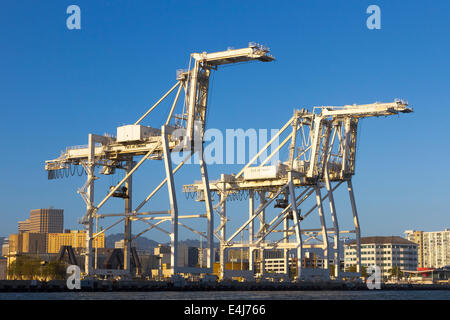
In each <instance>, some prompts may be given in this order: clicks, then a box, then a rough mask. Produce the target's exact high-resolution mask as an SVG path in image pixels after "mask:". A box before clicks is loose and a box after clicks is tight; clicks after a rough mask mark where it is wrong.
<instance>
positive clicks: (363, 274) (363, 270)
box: [345, 265, 368, 278]
mask: <svg viewBox="0 0 450 320" xmlns="http://www.w3.org/2000/svg"><path fill="white" fill-rule="evenodd" d="M345 271H346V272H356V265H352V266H350V267H348V268H347V269H346V270H345ZM361 277H364V278H367V277H368V274H367V268H366V267H364V266H361Z"/></svg>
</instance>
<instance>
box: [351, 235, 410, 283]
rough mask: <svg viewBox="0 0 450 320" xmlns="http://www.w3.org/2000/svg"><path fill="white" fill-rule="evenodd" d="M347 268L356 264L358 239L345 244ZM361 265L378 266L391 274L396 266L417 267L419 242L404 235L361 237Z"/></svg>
mask: <svg viewBox="0 0 450 320" xmlns="http://www.w3.org/2000/svg"><path fill="white" fill-rule="evenodd" d="M344 255H345V260H344V265H345V269H348V268H349V267H351V266H355V265H356V241H354V240H353V241H350V242H349V243H347V244H345V245H344ZM361 266H363V267H370V266H378V267H380V268H381V273H382V275H386V276H387V275H389V270H391V269H392V268H393V267H394V266H397V267H399V268H400V269H401V270H408V271H411V270H416V269H417V244H416V243H414V242H412V241H409V240H407V239H404V238H402V237H397V236H391V237H363V238H361Z"/></svg>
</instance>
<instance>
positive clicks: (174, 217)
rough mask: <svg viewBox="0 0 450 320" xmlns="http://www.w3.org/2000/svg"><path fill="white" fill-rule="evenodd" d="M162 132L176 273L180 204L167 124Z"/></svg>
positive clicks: (171, 240) (172, 250)
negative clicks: (176, 190) (177, 196)
mask: <svg viewBox="0 0 450 320" xmlns="http://www.w3.org/2000/svg"><path fill="white" fill-rule="evenodd" d="M161 134H162V140H163V153H164V165H165V169H166V178H167V189H168V191H169V201H170V215H171V222H172V232H171V233H170V246H171V250H170V267H171V269H172V274H176V273H177V270H178V206H177V198H176V194H175V184H174V179H173V171H172V159H171V157H170V150H169V141H168V136H167V133H166V126H162V127H161Z"/></svg>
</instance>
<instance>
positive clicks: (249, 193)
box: [183, 100, 413, 280]
mask: <svg viewBox="0 0 450 320" xmlns="http://www.w3.org/2000/svg"><path fill="white" fill-rule="evenodd" d="M412 111H413V110H412V109H411V108H408V107H407V103H406V102H404V101H401V100H396V101H394V102H391V103H373V104H367V105H347V106H343V107H334V106H329V107H327V106H322V107H315V108H314V110H313V111H312V112H308V111H307V110H305V109H301V110H296V111H295V112H294V115H293V117H292V118H291V119H289V121H288V122H287V123H286V124H285V125H284V126H283V127H282V128H281V129H280V131H279V132H278V133H277V134H276V135H275V136H274V137H272V139H271V140H270V141H269V142H268V143H267V144H266V145H265V146H264V147H263V148H261V149H260V150H259V152H257V154H256V155H255V156H254V157H253V158H252V159H251V160H250V161H249V162H248V163H247V164H246V165H245V166H244V167H243V169H242V170H241V171H239V172H238V173H237V174H232V175H226V174H222V175H221V178H220V179H218V180H216V181H212V182H211V183H210V186H209V190H207V189H206V188H205V185H204V184H203V183H198V182H196V183H194V184H190V185H185V186H184V189H183V190H184V192H186V193H192V194H193V195H194V197H195V196H196V197H197V199H201V200H202V199H207V198H208V197H209V196H208V195H207V194H208V192H210V191H211V192H215V193H217V195H218V196H219V200H218V203H217V204H216V205H215V207H214V210H215V212H216V213H217V214H218V216H219V218H220V225H219V226H218V227H217V229H216V230H215V232H214V233H215V236H216V237H217V238H218V239H219V241H220V273H221V277H222V278H229V277H236V276H240V277H246V278H252V277H254V276H255V269H256V265H257V264H256V263H255V257H256V255H258V256H259V259H258V260H259V262H260V263H259V264H258V266H259V268H258V269H259V276H262V277H264V276H266V275H265V274H264V272H265V267H264V262H265V259H264V250H267V249H269V250H271V249H281V250H282V251H284V259H283V260H284V270H285V272H286V274H285V276H288V275H289V257H290V256H291V255H290V251H291V250H294V251H295V253H296V256H297V260H296V261H297V263H296V273H297V280H300V279H305V278H309V276H321V277H325V278H328V276H329V270H328V267H329V266H328V262H329V260H332V261H333V264H334V266H335V267H334V277H335V278H337V279H339V278H341V277H343V276H358V275H359V274H360V272H361V257H360V253H361V250H360V248H361V246H360V233H361V231H360V225H359V220H358V213H357V208H356V204H355V198H354V192H353V186H352V176H353V175H354V173H355V157H356V138H357V128H358V121H359V119H360V118H367V117H379V116H390V115H395V114H398V113H409V112H412ZM289 128H290V133H289V134H288V135H287V136H286V137H285V139H284V140H283V141H282V142H281V143H279V144H278V139H279V138H280V137H281V135H282V134H283V132H289ZM285 146H286V147H285ZM283 147H285V148H288V150H287V151H288V152H287V153H288V154H289V158H288V159H287V161H285V162H283V163H279V164H277V165H267V163H268V162H269V161H270V160H271V158H273V157H274V156H275V155H276V154H278V155H280V151H281V150H282V149H283ZM269 148H270V151H271V153H270V154H269V156H267V157H266V158H265V159H264V160H263V161H262V162H261V163H260V164H259V165H256V162H257V159H258V158H259V157H260V156H261V155H263V154H266V152H267V151H268V150H269ZM344 182H345V183H346V185H347V188H348V193H349V199H350V205H351V208H352V214H353V221H354V229H353V230H347V231H343V230H340V229H339V224H338V216H337V212H336V206H335V202H334V197H333V192H334V191H335V190H336V189H337V188H338V187H339V186H340V185H341V184H343V183H344ZM322 189H325V194H324V195H322V193H321V190H322ZM243 193H245V195H244V198H245V197H248V204H249V210H248V219H246V220H245V222H244V223H242V224H241V225H239V227H238V228H237V229H236V230H234V232H233V233H232V234H228V233H227V231H228V230H227V225H228V224H229V221H230V220H231V219H233V218H239V217H245V216H246V215H247V213H243V214H241V215H239V214H238V213H237V212H233V216H231V215H227V208H226V207H227V205H226V204H227V200H230V198H231V199H233V198H240V197H239V196H237V195H242V194H243ZM257 197H258V198H259V204H257V203H256V201H255V200H257V199H256V198H257ZM241 198H242V197H241ZM309 198H310V199H312V202H313V203H314V204H313V205H312V207H306V208H305V204H306V203H307V202H306V200H308V199H309ZM314 198H315V199H314ZM327 198H328V202H329V205H330V213H331V220H332V224H333V226H332V227H330V228H327V226H326V219H325V218H326V217H325V214H324V208H323V201H324V200H326V199H327ZM208 201H209V200H208ZM272 203H275V208H278V209H280V210H279V212H278V213H277V214H276V215H275V216H274V217H272V219H270V220H269V219H268V218H269V217H268V216H267V214H266V209H268V206H269V205H271V204H272ZM313 212H317V213H318V217H319V219H318V220H319V223H320V225H319V227H318V228H312V229H306V228H302V225H303V224H304V222H307V221H304V220H305V219H306V218H309V219H308V220H311V218H310V217H311V216H313V215H312V214H311V213H313ZM257 224H258V225H259V229H258V230H256V227H257ZM290 224H292V225H290ZM280 228H281V229H280ZM245 230H248V241H245V242H244V241H242V240H241V241H239V238H241V239H243V235H244V233H243V232H244V231H245ZM276 232H278V235H279V234H281V237H280V236H278V237H276V235H277V234H275V233H276ZM346 233H354V234H355V237H356V252H357V254H356V266H357V268H356V270H357V272H356V273H352V274H350V273H344V272H341V270H340V267H339V266H340V241H341V240H340V239H341V237H340V236H341V235H342V234H346ZM238 235H241V237H238ZM270 235H272V236H275V237H276V238H277V239H275V240H269V239H268V238H269V236H270ZM236 239H237V240H236ZM330 239H332V243H331V241H330ZM230 248H246V250H248V261H249V268H248V270H245V271H242V270H240V271H235V270H226V268H225V265H226V264H225V262H226V252H227V250H228V249H230ZM311 249H312V250H314V249H316V250H317V249H319V250H321V251H322V253H323V268H320V269H319V268H317V269H311V268H302V262H303V257H304V256H305V255H304V253H305V251H306V250H311ZM294 255H295V254H294ZM241 259H242V257H241ZM271 276H272V277H273V274H271Z"/></svg>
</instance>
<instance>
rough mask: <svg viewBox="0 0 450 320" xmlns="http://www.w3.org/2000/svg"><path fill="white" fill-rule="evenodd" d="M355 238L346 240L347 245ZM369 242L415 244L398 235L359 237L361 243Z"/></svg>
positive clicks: (352, 242)
mask: <svg viewBox="0 0 450 320" xmlns="http://www.w3.org/2000/svg"><path fill="white" fill-rule="evenodd" d="M355 243H356V240H352V241H350V242H348V243H347V244H348V245H352V244H355ZM370 243H376V244H416V243H414V242H411V241H409V240H406V239H405V238H402V237H398V236H387V237H382V236H376V237H362V238H361V244H370Z"/></svg>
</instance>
